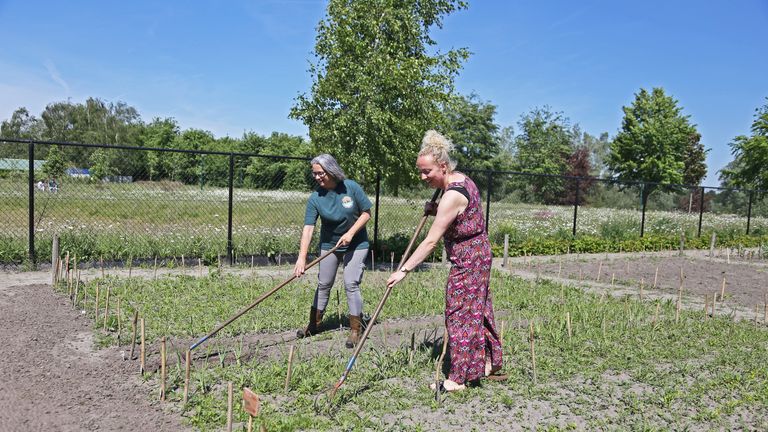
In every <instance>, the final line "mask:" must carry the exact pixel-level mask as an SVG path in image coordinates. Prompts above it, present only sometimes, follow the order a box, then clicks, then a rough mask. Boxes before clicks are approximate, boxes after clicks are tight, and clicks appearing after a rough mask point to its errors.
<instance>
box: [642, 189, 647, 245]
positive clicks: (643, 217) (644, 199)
mask: <svg viewBox="0 0 768 432" xmlns="http://www.w3.org/2000/svg"><path fill="white" fill-rule="evenodd" d="M640 201H642V207H643V214H642V216H641V219H640V237H641V238H642V237H643V234H644V233H645V206H646V204H647V203H648V199H647V198H646V196H645V183H640Z"/></svg>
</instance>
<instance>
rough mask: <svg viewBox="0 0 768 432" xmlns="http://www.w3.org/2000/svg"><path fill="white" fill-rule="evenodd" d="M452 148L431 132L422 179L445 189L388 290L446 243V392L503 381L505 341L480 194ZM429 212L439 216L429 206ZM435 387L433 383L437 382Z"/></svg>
mask: <svg viewBox="0 0 768 432" xmlns="http://www.w3.org/2000/svg"><path fill="white" fill-rule="evenodd" d="M452 149H453V144H452V143H451V142H450V141H449V140H448V139H446V138H445V137H444V136H442V135H441V134H439V133H438V132H436V131H428V132H427V133H426V134H425V135H424V139H423V140H422V145H421V151H420V152H419V157H418V159H417V160H416V167H417V168H418V169H419V175H420V176H421V180H422V181H424V182H426V183H427V184H428V185H429V186H430V187H433V188H439V189H442V190H443V191H444V193H443V197H442V199H441V200H440V205H439V206H438V207H437V209H436V214H435V221H434V222H433V223H432V227H431V228H430V230H429V233H427V237H426V238H425V239H424V241H422V242H421V244H419V246H418V247H417V248H416V250H415V251H414V252H413V255H411V257H410V258H408V260H407V261H406V262H405V263H404V264H403V266H402V268H401V269H400V270H398V271H396V272H394V273H392V274H391V275H390V277H389V279H388V280H387V285H388V286H393V285H395V284H397V283H398V282H400V281H401V280H402V279H403V278H404V277H405V276H406V274H407V273H408V272H410V271H411V270H413V269H414V268H415V267H416V266H418V265H419V264H420V263H421V262H422V261H424V259H425V258H426V257H427V256H429V254H430V253H432V251H433V250H434V249H435V246H436V245H437V243H438V242H439V240H440V238H443V239H444V241H445V246H446V249H447V253H448V257H449V259H450V261H451V271H450V274H449V276H448V283H447V284H446V287H445V325H446V328H447V329H448V347H449V352H450V360H451V361H450V369H449V373H448V379H447V380H445V381H444V382H443V386H444V388H445V390H447V391H457V390H463V389H464V388H465V386H466V383H469V382H474V381H477V380H479V379H480V378H483V377H488V378H491V379H504V378H505V377H504V376H503V375H500V374H499V371H500V370H501V367H502V359H501V357H502V355H501V343H500V342H499V337H498V334H497V332H496V326H495V323H494V319H493V304H492V302H491V293H490V287H489V282H490V275H491V258H492V257H491V245H490V243H489V241H488V235H487V233H486V232H485V219H484V217H483V210H482V206H481V202H482V199H481V197H480V192H479V191H478V189H477V186H476V185H475V182H473V181H472V179H471V178H469V177H468V176H466V175H465V174H462V173H460V172H458V171H454V168H455V166H456V164H455V162H453V161H452V160H451V158H450V156H449V153H450V151H451V150H452ZM427 211H428V212H430V213H433V214H434V212H435V209H434V208H433V206H430V205H429V204H428V207H427ZM433 385H434V384H433Z"/></svg>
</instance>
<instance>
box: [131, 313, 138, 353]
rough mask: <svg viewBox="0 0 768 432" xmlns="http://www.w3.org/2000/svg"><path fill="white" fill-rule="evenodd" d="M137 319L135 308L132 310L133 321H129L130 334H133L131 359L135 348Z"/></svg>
mask: <svg viewBox="0 0 768 432" xmlns="http://www.w3.org/2000/svg"><path fill="white" fill-rule="evenodd" d="M138 320H139V311H138V310H135V311H133V321H131V334H132V335H133V336H132V337H131V357H130V358H131V360H133V352H134V349H135V348H136V325H137V321H138Z"/></svg>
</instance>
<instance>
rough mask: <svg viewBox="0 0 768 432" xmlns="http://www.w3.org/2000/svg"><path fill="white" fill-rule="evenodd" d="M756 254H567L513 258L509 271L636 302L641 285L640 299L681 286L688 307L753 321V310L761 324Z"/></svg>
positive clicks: (761, 266) (761, 273) (767, 276)
mask: <svg viewBox="0 0 768 432" xmlns="http://www.w3.org/2000/svg"><path fill="white" fill-rule="evenodd" d="M757 252H758V251H756V250H746V251H742V252H741V253H739V252H738V251H734V252H733V253H732V254H731V253H730V252H725V251H715V253H714V254H713V256H712V257H710V256H709V251H684V252H683V254H680V253H679V252H677V251H675V252H656V253H654V252H647V253H633V254H571V255H564V256H559V257H534V258H517V259H515V260H514V261H513V262H512V266H511V269H512V271H522V272H524V273H527V274H528V275H529V276H530V275H531V274H532V273H537V274H540V275H541V276H543V277H554V278H556V279H557V278H558V277H559V278H562V279H567V280H570V281H575V282H579V283H582V284H584V285H587V286H596V287H600V288H601V289H607V290H608V291H609V292H610V291H611V290H613V291H614V292H615V293H618V294H632V295H635V296H639V295H640V286H641V285H643V292H644V294H645V295H650V296H654V295H659V294H666V295H677V293H678V291H679V290H680V287H681V286H682V292H683V297H684V298H685V299H686V300H687V301H688V302H693V303H700V304H701V305H703V304H704V303H705V301H707V302H711V301H712V300H711V299H712V298H716V305H715V306H716V308H717V307H718V306H720V307H719V309H718V310H719V313H740V314H741V313H746V312H749V311H751V312H752V313H753V315H754V313H755V308H756V307H757V308H758V311H757V315H759V318H761V319H764V316H763V315H764V313H765V311H766V310H768V309H766V301H768V297H766V296H767V295H768V261H766V260H764V259H760V258H758V257H759V256H761V255H759V254H758V253H757ZM681 273H682V284H681V279H680V277H681ZM612 281H613V284H611V282H612ZM611 285H612V287H611ZM705 296H706V297H707V298H708V300H707V299H705Z"/></svg>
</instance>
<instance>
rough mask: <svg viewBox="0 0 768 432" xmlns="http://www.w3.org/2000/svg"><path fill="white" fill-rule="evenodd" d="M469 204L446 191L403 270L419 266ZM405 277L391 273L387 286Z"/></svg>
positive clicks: (457, 195)
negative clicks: (433, 219)
mask: <svg viewBox="0 0 768 432" xmlns="http://www.w3.org/2000/svg"><path fill="white" fill-rule="evenodd" d="M468 204H469V202H468V201H467V199H466V198H465V197H464V195H462V194H460V193H459V192H456V191H451V190H449V191H447V192H445V194H443V198H442V199H441V200H440V205H439V206H438V208H437V215H436V216H435V221H434V222H433V223H432V227H430V229H429V232H428V233H427V237H426V238H425V239H424V240H423V241H422V242H421V243H420V244H419V246H418V247H417V248H416V250H415V251H414V252H413V254H411V256H410V258H408V260H407V261H406V262H405V263H404V264H403V268H405V269H406V270H407V271H410V270H413V269H414V268H415V267H416V266H418V265H419V264H421V263H422V262H423V261H424V260H425V259H426V258H427V257H428V256H429V254H430V253H432V251H433V250H434V249H435V246H437V243H438V242H439V241H440V239H441V238H442V237H443V235H444V234H445V231H446V230H448V227H449V226H450V225H451V224H452V223H453V221H454V220H456V216H458V215H459V213H461V211H462V210H464V209H465V208H466V207H467V205H468ZM404 277H405V272H403V271H401V270H398V271H396V272H394V273H392V274H391V275H390V276H389V279H387V286H393V285H395V284H397V283H398V282H400V281H401V280H402V279H403V278H404Z"/></svg>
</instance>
